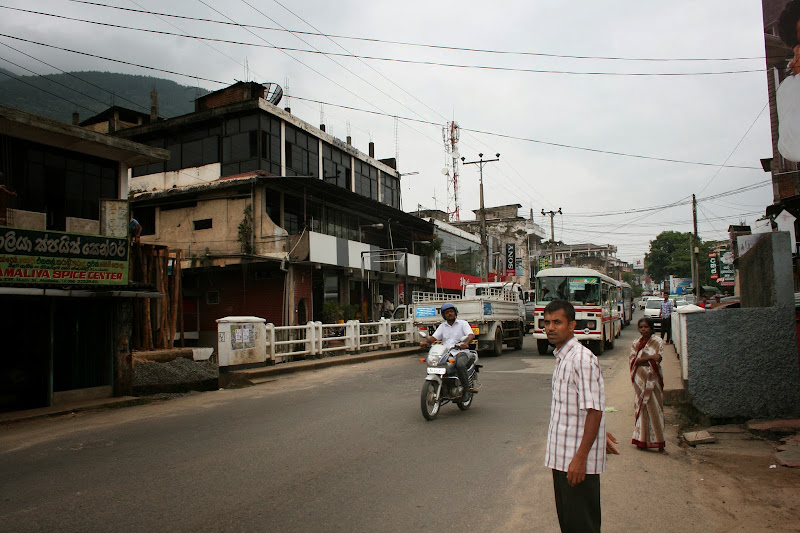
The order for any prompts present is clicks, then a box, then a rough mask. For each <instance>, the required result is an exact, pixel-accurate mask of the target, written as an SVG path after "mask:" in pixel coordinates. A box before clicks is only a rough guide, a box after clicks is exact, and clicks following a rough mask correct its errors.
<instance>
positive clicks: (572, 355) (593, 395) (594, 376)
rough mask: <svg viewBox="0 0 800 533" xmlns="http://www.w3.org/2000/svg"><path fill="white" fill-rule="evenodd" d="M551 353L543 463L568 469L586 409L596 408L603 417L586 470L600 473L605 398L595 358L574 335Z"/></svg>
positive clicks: (604, 434)
mask: <svg viewBox="0 0 800 533" xmlns="http://www.w3.org/2000/svg"><path fill="white" fill-rule="evenodd" d="M555 356H556V357H557V361H556V368H555V370H554V371H553V400H552V403H551V405H550V428H549V429H548V431H547V450H546V452H545V457H544V464H545V466H546V467H548V468H552V469H554V470H559V471H561V472H566V471H567V470H568V468H569V463H570V462H571V461H572V458H573V457H574V456H575V453H576V452H577V451H578V447H579V446H580V444H581V439H582V438H583V429H584V427H585V426H586V415H587V413H588V411H587V410H588V409H596V410H597V411H600V412H601V413H603V417H602V419H601V421H600V429H599V430H598V432H597V438H596V439H595V441H594V443H593V444H592V448H591V450H590V451H589V456H588V458H587V460H586V473H587V474H601V473H603V470H605V466H606V417H605V413H604V409H605V402H606V398H605V390H604V386H603V374H602V373H601V372H600V365H599V363H598V362H597V357H595V355H594V354H593V353H592V352H591V351H590V350H589V349H588V348H586V347H585V346H584V345H583V344H581V343H580V342H579V341H578V340H577V339H576V338H575V337H572V338H571V339H570V340H568V341H567V342H566V343H565V344H564V345H563V346H562V347H561V348H559V349H558V350H556V351H555Z"/></svg>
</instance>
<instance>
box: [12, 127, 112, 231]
mask: <svg viewBox="0 0 800 533" xmlns="http://www.w3.org/2000/svg"><path fill="white" fill-rule="evenodd" d="M0 142H2V144H3V146H4V147H5V152H4V153H5V154H6V156H7V158H8V162H7V164H8V168H17V167H20V171H19V172H14V173H12V174H11V175H10V176H9V177H8V180H9V181H8V183H7V185H10V186H11V188H13V189H14V190H16V191H18V196H17V198H16V202H15V204H16V205H15V207H17V208H19V209H23V210H26V211H36V212H40V213H46V214H47V218H46V220H47V229H55V230H63V229H65V227H66V218H67V217H75V218H86V219H90V220H99V218H100V199H101V198H119V184H118V179H117V175H118V171H119V164H118V163H117V162H115V161H110V160H105V159H100V158H96V157H92V156H87V155H82V154H77V153H74V152H69V151H66V150H60V149H58V148H54V147H46V146H42V145H39V144H37V143H33V142H29V141H25V140H22V139H13V138H9V137H4V136H0ZM22 168H24V171H23V170H22Z"/></svg>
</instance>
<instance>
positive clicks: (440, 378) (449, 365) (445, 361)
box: [420, 333, 482, 420]
mask: <svg viewBox="0 0 800 533" xmlns="http://www.w3.org/2000/svg"><path fill="white" fill-rule="evenodd" d="M420 335H421V336H423V337H427V335H426V334H424V333H420ZM465 340H466V337H464V338H463V339H461V341H459V343H461V342H464V341H465ZM461 352H468V353H469V355H470V362H469V365H468V366H467V376H468V377H469V385H470V388H471V389H478V388H480V386H481V385H480V382H479V381H478V373H479V371H480V369H481V368H482V365H479V364H478V352H476V351H475V350H460V349H458V348H454V347H452V346H445V345H444V344H433V345H431V347H430V349H429V350H428V357H427V358H425V359H423V360H422V361H424V362H425V363H427V366H428V375H427V376H426V377H425V384H424V385H423V386H422V394H421V397H420V400H421V407H422V416H424V417H425V418H426V419H427V420H433V419H434V418H436V416H437V415H438V414H439V410H440V408H441V407H442V406H443V405H445V404H447V403H448V402H455V404H456V405H457V406H458V408H459V409H461V410H462V411H466V410H467V409H469V407H470V405H472V401H473V399H474V398H475V393H474V392H470V393H467V398H466V399H464V398H463V395H464V387H463V386H462V385H461V381H460V380H459V379H458V373H457V371H456V355H457V354H459V353H461Z"/></svg>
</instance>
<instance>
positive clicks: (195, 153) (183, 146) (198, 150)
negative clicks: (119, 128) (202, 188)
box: [133, 126, 220, 177]
mask: <svg viewBox="0 0 800 533" xmlns="http://www.w3.org/2000/svg"><path fill="white" fill-rule="evenodd" d="M219 131H220V128H219V127H218V126H211V127H207V126H203V127H197V128H194V129H191V130H186V131H181V132H180V133H177V134H174V135H170V136H169V137H167V138H166V139H153V140H149V141H146V142H145V143H144V144H146V145H148V146H153V147H156V148H166V149H167V150H169V151H170V158H169V161H167V162H166V164H165V163H153V164H150V165H142V166H138V167H134V169H133V176H134V177H137V176H146V175H148V174H155V173H158V172H164V171H165V170H167V171H176V170H181V169H184V168H191V167H200V166H203V165H208V164H211V163H217V162H218V161H219Z"/></svg>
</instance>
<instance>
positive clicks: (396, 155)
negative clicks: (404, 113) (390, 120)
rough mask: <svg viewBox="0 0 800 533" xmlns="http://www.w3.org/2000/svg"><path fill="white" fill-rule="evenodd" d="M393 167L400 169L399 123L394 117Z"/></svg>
mask: <svg viewBox="0 0 800 533" xmlns="http://www.w3.org/2000/svg"><path fill="white" fill-rule="evenodd" d="M394 166H395V168H398V169H399V168H400V121H399V120H398V119H397V117H394Z"/></svg>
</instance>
